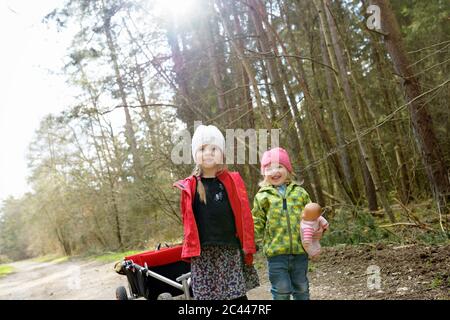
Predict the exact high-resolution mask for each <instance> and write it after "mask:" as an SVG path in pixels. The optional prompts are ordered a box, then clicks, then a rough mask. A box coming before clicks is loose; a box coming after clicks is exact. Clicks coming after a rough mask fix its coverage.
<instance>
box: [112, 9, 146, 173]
mask: <svg viewBox="0 0 450 320" xmlns="http://www.w3.org/2000/svg"><path fill="white" fill-rule="evenodd" d="M103 23H104V25H103V28H104V31H105V35H106V40H107V45H108V49H109V54H110V58H111V62H112V63H113V67H114V73H115V76H116V81H117V84H118V86H119V92H120V98H121V100H122V105H123V110H124V112H125V135H126V138H127V142H128V145H129V146H130V151H131V154H132V156H133V168H134V173H135V177H136V178H137V179H138V180H141V179H142V177H143V168H142V162H141V159H140V155H139V152H138V148H137V143H136V136H135V132H134V129H133V123H132V120H131V115H130V111H129V110H128V103H127V98H126V97H127V94H126V92H125V85H124V83H123V80H122V75H121V74H120V69H119V63H118V60H117V52H116V47H115V43H114V39H113V36H112V33H111V16H110V15H109V13H108V12H107V10H106V8H104V12H103Z"/></svg>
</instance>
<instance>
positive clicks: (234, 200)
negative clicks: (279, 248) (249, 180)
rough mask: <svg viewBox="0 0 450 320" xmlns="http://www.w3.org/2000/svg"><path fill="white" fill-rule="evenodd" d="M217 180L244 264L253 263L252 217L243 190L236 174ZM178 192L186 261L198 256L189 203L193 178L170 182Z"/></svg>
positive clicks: (254, 248) (243, 186) (192, 194)
mask: <svg viewBox="0 0 450 320" xmlns="http://www.w3.org/2000/svg"><path fill="white" fill-rule="evenodd" d="M217 178H218V179H219V180H220V182H222V184H223V185H224V187H225V190H226V191H227V195H228V199H229V201H230V205H231V209H232V210H233V214H234V220H235V224H236V232H237V236H238V238H239V240H240V242H241V246H242V249H243V250H244V253H245V263H246V264H248V265H251V264H252V263H253V254H254V253H255V252H256V247H255V237H254V226H253V217H252V213H251V210H250V205H249V202H248V197H247V190H246V188H245V184H244V181H243V180H242V178H241V176H240V175H239V172H230V171H224V172H222V173H220V174H219V175H218V176H217ZM173 186H174V187H177V188H179V189H180V190H181V191H182V193H181V214H182V218H183V228H184V239H183V249H182V253H181V257H182V258H183V259H189V258H191V257H197V256H199V255H200V237H199V235H198V229H197V223H196V222H195V216H194V212H193V210H192V204H193V201H194V197H195V190H196V186H197V178H196V177H195V176H190V177H188V178H186V179H184V180H179V181H177V182H175V183H174V185H173Z"/></svg>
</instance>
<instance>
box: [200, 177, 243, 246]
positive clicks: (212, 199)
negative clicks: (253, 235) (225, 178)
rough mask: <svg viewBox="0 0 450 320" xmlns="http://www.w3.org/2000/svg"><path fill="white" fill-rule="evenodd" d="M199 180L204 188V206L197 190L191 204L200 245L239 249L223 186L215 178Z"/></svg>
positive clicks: (230, 210)
mask: <svg viewBox="0 0 450 320" xmlns="http://www.w3.org/2000/svg"><path fill="white" fill-rule="evenodd" d="M201 179H202V183H203V186H204V187H205V193H206V204H205V203H203V202H202V201H201V200H200V195H199V194H198V190H197V191H196V192H195V199H194V203H193V210H194V216H195V221H196V222H197V228H198V233H199V236H200V245H201V246H204V245H227V246H233V247H237V248H238V247H240V242H239V239H238V238H237V237H236V225H235V221H234V214H233V210H232V209H231V205H230V202H229V200H228V195H227V192H226V190H225V187H224V185H223V184H222V183H221V182H220V181H219V179H217V178H201ZM197 189H198V187H197Z"/></svg>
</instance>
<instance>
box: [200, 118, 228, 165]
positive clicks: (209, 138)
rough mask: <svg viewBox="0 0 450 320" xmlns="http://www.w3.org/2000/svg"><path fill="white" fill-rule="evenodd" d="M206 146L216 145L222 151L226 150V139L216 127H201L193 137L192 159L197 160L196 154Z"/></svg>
mask: <svg viewBox="0 0 450 320" xmlns="http://www.w3.org/2000/svg"><path fill="white" fill-rule="evenodd" d="M204 144H213V145H216V146H218V147H219V148H220V150H222V153H223V152H224V150H225V138H224V137H223V134H222V132H220V130H219V129H218V128H217V127H216V126H212V125H209V126H204V125H199V126H198V127H197V129H196V130H195V132H194V136H193V137H192V157H193V158H194V160H195V152H196V151H197V149H198V148H200V147H201V146H202V145H204Z"/></svg>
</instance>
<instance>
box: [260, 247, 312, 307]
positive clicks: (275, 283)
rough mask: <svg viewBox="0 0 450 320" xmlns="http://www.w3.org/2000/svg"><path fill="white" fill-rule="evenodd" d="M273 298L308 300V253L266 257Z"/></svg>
mask: <svg viewBox="0 0 450 320" xmlns="http://www.w3.org/2000/svg"><path fill="white" fill-rule="evenodd" d="M267 266H268V269H269V280H270V283H271V284H272V288H271V289H270V292H271V293H272V297H273V300H290V298H291V295H292V297H293V299H294V300H309V282H308V277H307V272H308V255H306V254H282V255H277V256H274V257H270V258H268V259H267Z"/></svg>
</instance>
